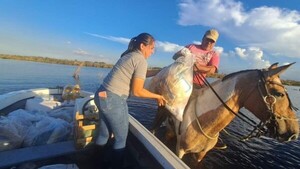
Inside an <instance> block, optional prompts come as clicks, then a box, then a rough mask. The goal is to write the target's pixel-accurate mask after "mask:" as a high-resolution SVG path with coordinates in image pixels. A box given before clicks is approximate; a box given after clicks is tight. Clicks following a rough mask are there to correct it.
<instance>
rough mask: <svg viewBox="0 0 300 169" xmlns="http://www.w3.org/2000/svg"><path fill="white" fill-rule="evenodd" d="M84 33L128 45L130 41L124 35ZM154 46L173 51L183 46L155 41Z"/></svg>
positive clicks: (161, 49)
mask: <svg viewBox="0 0 300 169" xmlns="http://www.w3.org/2000/svg"><path fill="white" fill-rule="evenodd" d="M86 34H88V35H91V36H94V37H97V38H102V39H106V40H109V41H113V42H118V43H121V44H126V45H128V43H129V42H130V39H129V38H124V37H115V36H103V35H98V34H94V33H86ZM156 48H157V50H158V51H162V52H168V53H175V52H177V51H178V50H180V49H181V48H183V46H180V45H177V44H174V43H171V42H161V41H156Z"/></svg>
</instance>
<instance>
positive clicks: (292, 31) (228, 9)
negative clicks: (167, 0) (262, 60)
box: [178, 0, 300, 58]
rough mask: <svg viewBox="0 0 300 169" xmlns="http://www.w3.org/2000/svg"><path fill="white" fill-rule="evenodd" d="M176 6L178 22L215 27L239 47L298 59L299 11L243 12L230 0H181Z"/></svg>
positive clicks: (258, 10)
mask: <svg viewBox="0 0 300 169" xmlns="http://www.w3.org/2000/svg"><path fill="white" fill-rule="evenodd" d="M179 8H180V12H179V20H178V23H179V24H180V25H184V26H188V25H202V26H208V27H215V28H217V29H218V30H219V31H220V33H221V34H224V35H226V36H227V37H229V38H231V39H233V40H235V42H236V43H237V44H239V46H256V47H258V48H260V49H262V50H264V51H265V52H267V53H268V54H271V55H277V56H286V57H291V58H293V57H294V58H300V50H299V46H300V38H299V37H300V13H299V11H295V10H288V9H281V8H277V7H267V6H262V7H258V8H253V9H250V10H249V11H246V10H245V9H244V8H243V4H242V3H241V2H239V1H234V0H182V1H181V3H180V4H179Z"/></svg>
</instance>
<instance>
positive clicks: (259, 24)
mask: <svg viewBox="0 0 300 169" xmlns="http://www.w3.org/2000/svg"><path fill="white" fill-rule="evenodd" d="M210 28H216V29H217V30H219V33H220V37H219V40H218V42H217V44H216V47H215V49H216V50H217V51H219V52H220V53H221V63H220V68H219V72H220V73H231V72H235V71H239V70H245V69H256V68H259V69H260V68H265V67H267V66H269V65H270V64H272V63H275V62H279V65H284V64H286V63H291V62H296V64H295V65H293V66H292V67H291V68H290V69H288V70H287V71H286V72H285V73H284V74H283V75H282V78H283V79H291V80H298V81H300V76H299V74H300V67H299V65H300V5H299V2H298V0H288V1H283V0H240V1H237V0H84V1H79V0H42V1H41V0H26V1H20V0H19V1H15V0H0V53H2V54H17V55H29V56H44V57H53V58H62V59H77V60H82V61H84V60H87V61H99V62H107V63H112V64H113V63H115V62H116V61H117V59H118V58H119V57H120V54H121V53H122V52H123V51H124V50H126V48H127V45H128V42H129V39H130V38H132V37H134V36H136V35H138V34H139V33H142V32H148V33H150V34H152V35H153V36H154V37H155V39H156V52H155V54H154V55H152V56H151V57H150V58H149V59H148V62H149V66H159V67H163V66H167V65H169V64H171V63H172V62H173V61H172V59H171V58H172V55H173V54H174V53H175V52H176V51H178V50H179V49H180V48H182V47H183V46H185V45H187V44H190V43H199V42H200V41H201V39H202V36H203V34H204V33H205V31H206V30H208V29H210Z"/></svg>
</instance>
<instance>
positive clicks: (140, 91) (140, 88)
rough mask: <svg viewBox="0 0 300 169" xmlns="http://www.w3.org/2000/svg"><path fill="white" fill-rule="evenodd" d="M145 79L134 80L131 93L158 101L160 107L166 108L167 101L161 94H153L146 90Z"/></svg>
mask: <svg viewBox="0 0 300 169" xmlns="http://www.w3.org/2000/svg"><path fill="white" fill-rule="evenodd" d="M144 82H145V80H144V79H141V78H133V81H132V86H131V91H132V93H133V95H134V96H137V97H144V98H152V99H156V100H157V103H158V105H159V106H164V105H165V104H166V102H167V100H166V99H165V98H164V97H163V96H162V95H159V94H155V93H152V92H150V91H148V90H147V89H144Z"/></svg>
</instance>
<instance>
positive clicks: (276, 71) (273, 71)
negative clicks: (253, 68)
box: [264, 62, 296, 77]
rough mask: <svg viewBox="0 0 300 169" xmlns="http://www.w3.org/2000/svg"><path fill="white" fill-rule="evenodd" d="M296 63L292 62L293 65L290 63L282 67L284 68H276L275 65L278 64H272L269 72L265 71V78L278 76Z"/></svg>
mask: <svg viewBox="0 0 300 169" xmlns="http://www.w3.org/2000/svg"><path fill="white" fill-rule="evenodd" d="M295 63H296V62H293V63H290V64H287V65H284V66H280V67H277V64H278V63H274V64H272V65H271V66H270V67H269V70H268V71H266V72H265V73H264V74H265V77H270V76H274V75H277V76H279V75H280V74H281V73H283V72H284V71H285V70H286V69H287V68H289V67H290V66H291V65H293V64H295Z"/></svg>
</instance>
